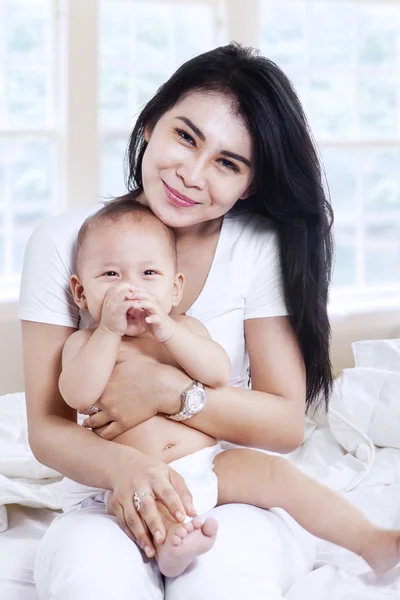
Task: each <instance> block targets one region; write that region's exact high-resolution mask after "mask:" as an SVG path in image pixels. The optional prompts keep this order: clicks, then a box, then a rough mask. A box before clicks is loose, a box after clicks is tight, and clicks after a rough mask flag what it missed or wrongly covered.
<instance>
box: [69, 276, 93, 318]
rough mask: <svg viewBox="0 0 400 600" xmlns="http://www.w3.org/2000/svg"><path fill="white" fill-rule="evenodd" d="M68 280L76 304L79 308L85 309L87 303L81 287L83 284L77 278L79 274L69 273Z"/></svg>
mask: <svg viewBox="0 0 400 600" xmlns="http://www.w3.org/2000/svg"><path fill="white" fill-rule="evenodd" d="M69 281H70V285H71V292H72V296H73V298H74V302H75V304H77V305H78V306H79V308H82V309H83V310H87V309H88V305H87V300H86V296H85V290H84V289H83V285H82V283H81V280H80V279H79V276H78V275H76V274H75V273H74V275H71V277H70V280H69Z"/></svg>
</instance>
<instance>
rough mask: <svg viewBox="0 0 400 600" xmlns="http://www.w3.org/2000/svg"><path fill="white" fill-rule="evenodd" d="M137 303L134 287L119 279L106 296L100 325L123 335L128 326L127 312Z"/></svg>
mask: <svg viewBox="0 0 400 600" xmlns="http://www.w3.org/2000/svg"><path fill="white" fill-rule="evenodd" d="M134 305H135V302H134V300H133V293H132V288H131V287H130V286H129V284H127V283H121V282H119V281H117V282H115V283H114V284H113V285H111V286H110V287H109V288H108V290H107V293H106V295H105V297H104V301H103V308H102V313H101V320H100V327H105V328H107V329H108V330H110V331H112V332H113V333H115V334H116V335H120V336H121V337H122V336H124V335H125V333H126V330H127V328H128V319H127V314H128V311H129V310H130V309H132V308H133V307H134Z"/></svg>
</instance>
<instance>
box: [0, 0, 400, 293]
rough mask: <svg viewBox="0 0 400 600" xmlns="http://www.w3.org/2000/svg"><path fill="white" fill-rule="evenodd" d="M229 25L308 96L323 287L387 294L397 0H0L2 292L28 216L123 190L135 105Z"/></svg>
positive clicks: (231, 35)
mask: <svg viewBox="0 0 400 600" xmlns="http://www.w3.org/2000/svg"><path fill="white" fill-rule="evenodd" d="M67 23H68V27H65V25H66V24H67ZM230 39H236V40H238V41H241V42H243V43H244V44H246V45H252V46H255V47H259V48H260V49H261V51H262V52H263V53H264V54H265V55H266V56H268V57H270V58H272V59H273V60H275V61H276V62H277V63H278V64H279V65H280V66H281V67H282V68H283V69H284V71H285V72H286V73H287V74H288V75H289V77H290V78H291V79H292V81H293V82H294V84H295V87H296V89H297V90H298V93H299V95H300V97H301V100H302V102H303V105H304V106H305V109H306V112H307V114H308V117H309V120H310V124H311V127H312V130H313V133H314V134H315V137H316V140H317V144H318V147H319V149H320V151H321V154H322V159H323V163H324V165H325V170H326V175H327V180H328V182H329V188H330V193H331V197H332V203H333V207H334V210H335V217H336V225H335V236H336V244H337V256H336V267H335V275H334V281H335V289H334V294H336V295H338V296H340V295H342V296H344V297H348V296H349V295H352V296H353V297H354V298H356V297H361V296H362V297H368V298H374V299H375V294H377V295H379V296H380V299H379V301H381V300H382V297H384V298H385V299H386V298H389V297H390V294H391V293H393V294H397V295H398V297H399V298H400V0H279V2H278V1H276V0H246V2H240V1H239V0H235V1H231V0H229V1H228V0H85V2H82V0H0V299H1V298H2V297H4V295H5V294H6V295H7V294H8V295H9V296H10V293H11V292H10V293H9V292H7V290H10V289H11V290H12V294H14V298H15V297H16V296H17V290H18V281H19V274H20V269H21V263H22V259H23V254H24V249H25V244H26V241H27V239H28V237H29V235H30V233H31V231H32V230H33V228H34V227H35V225H36V224H37V222H38V221H39V220H41V219H42V218H43V217H45V216H47V215H49V214H51V213H55V212H60V211H62V210H64V209H65V207H66V206H68V207H74V206H82V205H83V204H85V203H87V204H93V203H94V202H95V201H96V200H97V199H98V197H99V196H101V197H106V198H107V197H113V196H116V195H118V194H121V193H123V191H124V177H123V162H124V155H125V150H126V146H127V142H128V138H129V134H130V132H131V130H132V127H133V124H134V121H135V118H136V115H137V114H138V112H139V111H140V109H141V107H142V106H143V104H144V103H145V102H146V101H147V100H148V99H149V98H150V97H151V95H152V94H153V93H154V92H155V90H156V89H157V88H158V86H159V85H160V84H161V83H163V82H164V81H165V80H166V79H167V78H168V77H169V76H170V74H171V73H172V72H173V71H174V70H175V69H176V68H177V67H178V66H179V65H180V64H181V63H182V62H184V61H185V60H186V59H188V58H190V57H192V56H194V55H196V54H198V53H200V52H203V51H206V50H208V49H210V48H213V47H215V46H216V45H218V44H220V43H226V42H227V41H228V40H230ZM4 290H6V292H4Z"/></svg>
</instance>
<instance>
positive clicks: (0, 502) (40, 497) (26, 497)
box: [0, 394, 61, 597]
mask: <svg viewBox="0 0 400 600" xmlns="http://www.w3.org/2000/svg"><path fill="white" fill-rule="evenodd" d="M9 504H21V505H23V506H32V507H39V508H40V507H47V508H52V509H59V508H61V476H60V474H59V473H57V472H56V471H53V469H50V468H49V467H46V466H44V465H42V464H41V463H39V462H38V461H37V460H36V459H35V457H34V456H33V454H32V452H31V449H30V447H29V443H28V433H27V425H26V410H25V396H24V394H7V395H6V396H0V532H2V531H5V530H6V529H7V526H8V523H7V521H8V519H7V510H6V506H7V505H9ZM0 597H1V594H0Z"/></svg>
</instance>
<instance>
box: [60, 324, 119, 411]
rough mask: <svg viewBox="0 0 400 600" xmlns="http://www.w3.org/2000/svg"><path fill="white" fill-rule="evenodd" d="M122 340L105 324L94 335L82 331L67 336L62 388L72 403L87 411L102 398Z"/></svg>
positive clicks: (64, 395)
mask: <svg viewBox="0 0 400 600" xmlns="http://www.w3.org/2000/svg"><path fill="white" fill-rule="evenodd" d="M120 343H121V336H119V335H117V334H115V333H114V332H112V331H110V330H109V329H106V328H102V327H98V328H97V329H96V330H95V331H94V332H93V334H92V335H90V332H88V331H85V330H83V331H77V332H76V333H73V334H72V335H71V336H70V337H69V338H68V340H67V342H66V344H65V346H64V350H63V355H62V372H61V376H60V380H59V388H60V392H61V395H62V397H63V398H64V400H65V402H66V403H67V404H68V405H69V406H71V407H72V408H75V409H77V410H84V409H86V408H88V406H90V405H92V404H94V403H95V402H96V401H97V400H98V399H99V398H100V396H101V395H102V393H103V391H104V389H105V387H106V385H107V383H108V380H109V379H110V376H111V373H112V371H113V368H114V366H115V363H116V361H117V356H118V350H119V347H120Z"/></svg>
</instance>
